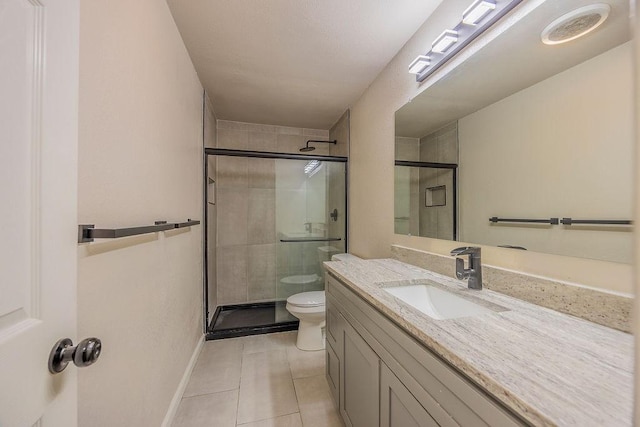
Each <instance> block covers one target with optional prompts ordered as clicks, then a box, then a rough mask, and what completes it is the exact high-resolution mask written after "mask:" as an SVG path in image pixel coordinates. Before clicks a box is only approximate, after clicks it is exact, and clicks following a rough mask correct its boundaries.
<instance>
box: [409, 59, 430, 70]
mask: <svg viewBox="0 0 640 427" xmlns="http://www.w3.org/2000/svg"><path fill="white" fill-rule="evenodd" d="M430 63H431V58H429V57H428V56H424V55H419V56H418V57H417V58H416V59H414V60H413V62H412V63H411V64H409V73H411V74H420V73H421V72H422V70H424V69H425V68H427V67H428V66H429V64H430Z"/></svg>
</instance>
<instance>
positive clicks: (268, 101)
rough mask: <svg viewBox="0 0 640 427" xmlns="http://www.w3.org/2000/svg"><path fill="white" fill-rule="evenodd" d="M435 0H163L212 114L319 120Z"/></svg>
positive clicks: (373, 72) (342, 106) (360, 84)
mask: <svg viewBox="0 0 640 427" xmlns="http://www.w3.org/2000/svg"><path fill="white" fill-rule="evenodd" d="M441 1H442V0H324V1H317V0H268V1H267V0H188V1H185V0H167V3H168V5H169V8H170V9H171V13H172V14H173V16H174V19H175V21H176V24H177V26H178V29H179V30H180V33H181V35H182V38H183V40H184V42H185V44H186V46H187V49H188V51H189V54H190V56H191V59H192V60H193V63H194V65H195V68H196V71H197V72H198V75H199V77H200V81H201V82H202V84H203V86H204V88H205V90H206V91H207V93H208V94H209V97H210V98H211V101H212V103H213V105H214V109H215V112H216V116H217V118H218V119H223V120H235V121H243V122H250V123H262V124H274V125H283V126H295V127H306V128H315V129H329V128H330V127H331V126H332V125H333V124H334V123H335V122H336V121H337V120H338V118H339V117H340V116H341V115H342V113H344V111H345V110H346V109H347V108H348V107H349V106H350V105H351V104H353V103H354V102H355V101H356V100H357V99H358V98H359V97H360V95H361V94H362V93H363V92H364V90H365V89H366V88H367V87H368V86H369V85H370V84H371V83H372V82H373V80H374V79H375V77H376V76H377V75H378V74H379V73H380V72H381V71H382V70H383V69H384V67H385V66H386V64H387V63H388V62H389V61H390V60H391V59H392V58H393V57H394V56H395V54H396V53H397V52H398V51H399V50H400V49H401V48H402V46H403V45H404V44H405V43H406V42H407V41H408V40H409V39H410V38H411V36H412V35H413V34H414V33H415V32H416V30H417V29H418V28H419V27H420V26H421V25H422V23H424V21H425V20H426V19H427V18H428V17H429V15H430V14H431V12H432V11H433V10H434V9H435V8H436V6H437V5H438V4H440V3H441Z"/></svg>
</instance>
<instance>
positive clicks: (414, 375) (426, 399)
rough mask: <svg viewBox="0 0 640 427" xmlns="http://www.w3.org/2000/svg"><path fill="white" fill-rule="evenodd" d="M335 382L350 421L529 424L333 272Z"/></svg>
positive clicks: (373, 424)
mask: <svg viewBox="0 0 640 427" xmlns="http://www.w3.org/2000/svg"><path fill="white" fill-rule="evenodd" d="M325 291H326V295H327V329H326V335H327V381H328V382H329V387H330V388H331V391H332V393H333V395H334V399H335V400H336V402H337V403H338V406H339V409H340V414H341V416H342V419H343V421H344V423H345V424H346V426H347V427H378V426H380V427H411V426H418V427H426V426H429V427H431V426H442V427H455V426H463V427H466V426H471V427H482V426H485V427H488V426H492V427H493V426H498V427H502V426H504V427H511V426H522V425H527V423H526V422H525V421H524V420H522V419H521V418H520V417H518V416H517V415H515V414H514V413H513V412H512V411H511V410H509V409H508V408H506V407H505V406H504V405H502V404H501V403H499V402H498V401H497V400H496V399H495V398H494V397H493V396H491V395H490V394H489V393H487V392H486V391H484V390H483V389H481V388H480V387H478V386H477V385H476V384H474V383H473V382H471V381H470V380H469V379H467V378H466V377H465V376H464V375H462V374H460V373H459V372H458V371H457V370H456V369H455V368H454V367H452V366H451V365H450V364H448V363H447V362H446V361H444V360H443V359H441V358H440V357H438V356H437V355H436V354H434V353H433V352H432V351H430V350H429V349H427V348H426V347H424V346H423V345H422V344H420V343H419V342H418V341H416V340H415V339H414V338H413V337H412V336H410V335H409V334H407V333H406V332H405V331H404V330H403V329H402V328H400V327H399V326H398V325H397V324H395V323H394V322H392V321H391V320H390V319H389V318H387V317H386V316H384V315H383V314H382V313H380V311H378V309H377V308H375V307H374V306H373V305H371V304H369V303H367V302H365V300H363V299H362V298H361V297H360V296H358V295H357V294H356V293H354V292H353V291H352V290H351V289H349V287H347V286H346V285H344V284H342V283H340V281H338V280H337V279H336V278H335V277H333V276H331V275H330V274H327V275H326V288H325Z"/></svg>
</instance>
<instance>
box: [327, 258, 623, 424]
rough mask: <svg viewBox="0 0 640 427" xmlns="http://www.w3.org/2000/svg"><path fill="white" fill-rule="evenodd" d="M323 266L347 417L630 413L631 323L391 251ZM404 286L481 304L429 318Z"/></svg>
mask: <svg viewBox="0 0 640 427" xmlns="http://www.w3.org/2000/svg"><path fill="white" fill-rule="evenodd" d="M325 266H326V269H327V274H326V293H327V315H326V316H327V317H326V321H327V327H326V337H327V341H326V343H327V346H326V357H327V380H328V383H329V386H330V388H331V391H332V393H333V397H334V399H335V401H336V404H337V406H338V407H339V409H340V414H341V416H342V418H343V420H344V422H345V424H346V425H347V426H349V427H351V426H353V427H360V426H362V427H371V426H385V427H387V426H388V427H392V426H396V427H409V426H458V425H459V426H474V427H475V426H483V425H486V426H516V425H544V426H548V425H579V426H589V425H593V426H605V425H606V426H617V425H631V419H632V418H631V417H632V391H633V387H632V378H633V376H632V363H633V358H632V355H633V354H632V353H633V344H632V341H633V339H632V336H631V335H629V334H625V333H623V332H619V331H616V330H613V329H610V328H606V327H603V326H600V325H596V324H593V323H590V322H587V321H584V320H582V319H578V318H574V317H571V316H567V315H564V314H561V313H558V312H555V311H553V310H549V309H546V308H542V307H539V306H536V305H533V304H529V303H526V302H523V301H520V300H517V299H514V298H511V297H508V296H505V295H502V294H499V293H497V292H493V291H490V290H483V291H475V290H469V289H466V287H465V286H464V284H463V283H462V282H458V281H456V280H453V279H451V278H448V277H445V276H441V275H438V274H436V273H433V272H430V271H427V270H423V269H420V268H417V267H414V266H411V265H408V264H405V263H402V262H400V261H396V260H359V259H355V258H350V259H348V260H344V261H339V262H330V263H325ZM407 286H413V287H415V286H419V287H420V286H421V287H427V288H430V289H431V288H434V289H439V291H438V292H440V291H442V292H444V293H447V294H451V295H453V296H454V297H455V298H459V299H462V300H465V301H468V302H469V303H470V304H472V305H474V306H478V307H481V308H482V310H480V311H478V313H484V314H474V315H468V316H467V315H465V313H459V312H458V313H455V312H454V313H450V314H445V316H444V317H445V318H444V319H440V320H436V319H434V318H433V317H431V316H428V315H427V314H425V312H424V310H425V309H419V308H417V307H414V306H413V305H410V304H408V303H407V302H405V301H410V300H408V299H406V298H405V300H403V299H400V298H398V297H397V296H395V295H394V294H393V293H390V292H389V290H390V289H391V290H393V289H394V288H395V289H400V288H402V287H407ZM407 289H408V288H407ZM433 302H434V304H435V305H436V309H437V303H438V302H437V301H436V299H434V300H433ZM454 305H455V304H454ZM432 316H433V314H432Z"/></svg>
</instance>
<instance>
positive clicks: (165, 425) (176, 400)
mask: <svg viewBox="0 0 640 427" xmlns="http://www.w3.org/2000/svg"><path fill="white" fill-rule="evenodd" d="M203 344H204V335H203V336H201V337H200V339H199V340H198V344H196V348H195V349H194V350H193V354H192V355H191V359H190V360H189V364H188V365H187V368H186V369H185V370H184V375H182V379H181V380H180V383H179V384H178V388H177V389H176V392H175V394H174V395H173V399H171V404H170V405H169V409H168V410H167V414H166V415H165V416H164V421H162V427H169V426H171V423H173V419H174V418H175V416H176V412H177V411H178V406H180V401H181V400H182V395H183V394H184V390H185V389H186V388H187V384H188V383H189V378H191V373H192V372H193V368H194V367H195V366H196V362H197V361H198V356H199V355H200V351H201V350H202V345H203Z"/></svg>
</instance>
